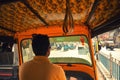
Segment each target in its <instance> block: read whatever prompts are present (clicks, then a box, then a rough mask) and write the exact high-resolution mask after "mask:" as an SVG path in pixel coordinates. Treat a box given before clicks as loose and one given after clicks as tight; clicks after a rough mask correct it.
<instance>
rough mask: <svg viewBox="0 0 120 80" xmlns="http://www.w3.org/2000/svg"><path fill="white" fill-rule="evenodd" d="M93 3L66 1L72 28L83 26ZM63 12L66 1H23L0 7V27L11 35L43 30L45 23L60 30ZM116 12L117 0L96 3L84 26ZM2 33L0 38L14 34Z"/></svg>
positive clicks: (118, 9) (91, 0) (119, 10)
mask: <svg viewBox="0 0 120 80" xmlns="http://www.w3.org/2000/svg"><path fill="white" fill-rule="evenodd" d="M95 1H96V0H70V10H71V13H72V16H73V20H74V24H75V25H86V24H85V23H86V21H87V19H88V17H89V14H90V12H91V10H92V8H93V4H94V2H95ZM94 7H95V6H94ZM31 8H32V10H31ZM65 13H66V0H23V2H22V1H20V0H19V1H17V2H11V3H8V4H3V5H1V6H0V26H1V27H3V28H6V29H9V30H12V31H14V32H21V31H25V30H28V29H32V28H37V27H43V26H46V23H47V24H48V25H47V26H52V25H58V26H60V27H62V26H63V22H64V18H65ZM119 13H120V1H119V0H98V4H97V6H96V9H95V11H94V13H93V15H92V16H91V18H90V20H89V22H88V24H87V25H88V26H89V27H90V28H91V29H93V28H95V27H96V26H98V25H101V24H102V23H104V22H106V21H107V20H108V19H110V18H111V17H114V16H115V15H116V14H119ZM36 14H37V15H36ZM39 17H41V18H42V19H43V20H44V21H45V22H46V23H45V22H44V21H42V19H40V18H39ZM3 30H4V29H0V33H1V34H0V35H14V33H13V32H11V33H10V31H7V30H6V32H5V31H3Z"/></svg>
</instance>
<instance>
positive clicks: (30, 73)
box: [19, 56, 66, 80]
mask: <svg viewBox="0 0 120 80" xmlns="http://www.w3.org/2000/svg"><path fill="white" fill-rule="evenodd" d="M19 80H66V77H65V73H64V71H63V69H62V67H60V66H58V65H56V64H52V63H50V61H49V59H48V58H47V57H44V56H35V57H34V58H33V60H31V61H29V62H26V63H24V64H22V65H21V66H20V69H19Z"/></svg>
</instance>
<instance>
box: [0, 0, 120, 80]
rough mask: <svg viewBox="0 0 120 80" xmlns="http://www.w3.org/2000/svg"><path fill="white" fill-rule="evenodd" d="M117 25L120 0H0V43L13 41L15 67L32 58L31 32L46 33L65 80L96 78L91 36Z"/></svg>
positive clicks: (54, 61)
mask: <svg viewBox="0 0 120 80" xmlns="http://www.w3.org/2000/svg"><path fill="white" fill-rule="evenodd" d="M119 26H120V0H0V42H2V44H3V43H6V42H7V43H12V44H16V47H13V48H14V49H15V51H14V52H13V51H12V50H11V51H10V52H13V53H14V54H15V55H16V54H18V55H17V56H18V57H16V58H15V59H13V60H17V65H18V67H19V66H20V65H21V64H22V63H24V62H27V61H29V60H31V59H32V58H33V57H34V53H33V51H32V46H31V42H32V34H47V35H48V36H49V37H50V44H51V46H50V47H51V55H50V56H49V59H50V61H51V62H53V63H55V64H58V65H60V66H62V68H63V69H64V70H65V73H66V77H67V79H68V80H72V79H74V80H98V79H97V72H96V63H95V60H94V53H93V52H94V51H93V48H92V41H91V38H92V37H95V36H97V35H99V34H101V33H104V32H106V31H110V30H113V29H115V28H118V27H119ZM2 53H3V52H2ZM0 57H1V56H0ZM0 59H1V58H0ZM13 60H12V61H13ZM8 61H9V60H8ZM0 76H1V75H0ZM0 79H1V78H0Z"/></svg>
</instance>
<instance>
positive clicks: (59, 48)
mask: <svg viewBox="0 0 120 80" xmlns="http://www.w3.org/2000/svg"><path fill="white" fill-rule="evenodd" d="M49 39H50V45H51V51H50V56H49V59H50V61H51V62H53V63H71V64H74V63H82V64H87V65H90V66H91V65H92V61H91V55H90V50H89V45H88V40H87V38H86V36H83V35H82V36H80V35H79V36H61V37H50V38H49ZM31 43H32V39H24V40H22V42H21V47H22V55H23V61H24V62H27V61H29V60H31V59H32V58H33V56H34V53H33V51H32V45H31Z"/></svg>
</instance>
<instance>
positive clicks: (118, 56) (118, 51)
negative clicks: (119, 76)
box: [100, 47, 120, 61]
mask: <svg viewBox="0 0 120 80" xmlns="http://www.w3.org/2000/svg"><path fill="white" fill-rule="evenodd" d="M100 53H103V54H106V55H110V54H111V55H112V57H113V58H115V59H117V60H119V61H120V49H118V48H114V50H109V49H106V48H105V47H102V49H101V50H100Z"/></svg>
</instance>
